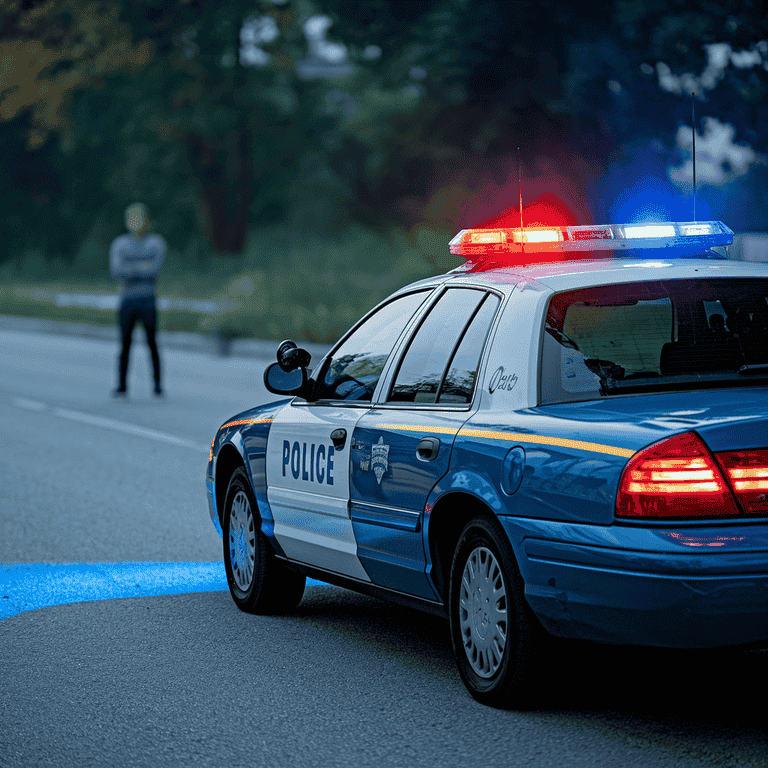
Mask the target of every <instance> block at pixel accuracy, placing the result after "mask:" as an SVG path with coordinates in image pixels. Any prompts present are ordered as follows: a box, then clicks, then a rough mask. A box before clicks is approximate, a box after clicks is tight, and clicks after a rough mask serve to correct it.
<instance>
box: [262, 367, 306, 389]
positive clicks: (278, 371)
mask: <svg viewBox="0 0 768 768" xmlns="http://www.w3.org/2000/svg"><path fill="white" fill-rule="evenodd" d="M308 380H309V379H308V377H307V369H306V368H295V369H294V370H292V371H286V370H284V369H283V367H282V366H281V365H280V363H279V362H277V363H271V364H270V365H268V366H267V367H266V369H265V370H264V386H265V387H266V388H267V389H268V390H269V391H270V392H274V393H275V394H276V395H300V394H301V392H302V391H303V389H304V387H305V386H306V384H307V381H308Z"/></svg>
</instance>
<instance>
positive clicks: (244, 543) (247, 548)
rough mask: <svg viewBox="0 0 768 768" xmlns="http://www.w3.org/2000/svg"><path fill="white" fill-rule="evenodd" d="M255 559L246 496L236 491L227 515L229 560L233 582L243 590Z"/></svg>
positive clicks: (254, 533)
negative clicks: (230, 509)
mask: <svg viewBox="0 0 768 768" xmlns="http://www.w3.org/2000/svg"><path fill="white" fill-rule="evenodd" d="M255 561H256V531H255V526H254V522H253V513H252V512H251V505H250V504H249V502H248V497H247V496H246V495H245V494H244V493H243V492H242V491H238V492H237V495H236V496H235V498H234V499H233V500H232V511H231V512H230V515H229V562H230V563H231V564H232V575H233V576H234V579H235V584H237V586H238V588H239V589H241V590H242V591H243V592H246V591H247V590H248V587H250V586H251V579H253V566H254V563H255Z"/></svg>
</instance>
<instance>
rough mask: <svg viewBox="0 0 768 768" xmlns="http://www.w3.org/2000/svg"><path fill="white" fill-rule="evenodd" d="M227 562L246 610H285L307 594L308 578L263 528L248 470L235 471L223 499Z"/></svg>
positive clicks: (235, 592)
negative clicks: (282, 557)
mask: <svg viewBox="0 0 768 768" xmlns="http://www.w3.org/2000/svg"><path fill="white" fill-rule="evenodd" d="M222 522H223V524H222V531H223V534H224V566H225V568H226V571H227V583H228V584H229V591H230V593H231V595H232V599H233V600H234V601H235V605H236V606H237V607H238V608H239V609H240V610H241V611H245V612H246V613H256V614H270V613H282V612H285V611H290V610H292V609H293V608H295V607H296V606H297V605H298V604H299V602H300V601H301V598H302V596H303V595H304V586H305V584H306V578H305V577H304V576H302V575H301V574H298V573H296V572H294V571H291V570H289V569H288V568H287V567H286V566H284V565H283V564H282V563H281V562H279V561H278V560H277V559H276V558H275V554H274V552H273V550H272V548H271V547H270V545H269V543H268V542H267V539H266V537H265V536H264V534H263V533H262V532H261V518H260V517H259V514H258V505H257V504H256V498H255V497H254V495H253V491H252V490H251V484H250V482H249V481H248V477H247V476H246V474H245V470H244V469H243V468H242V467H239V468H238V469H236V470H235V471H234V473H233V474H232V477H231V478H230V481H229V487H228V488H227V495H226V500H225V502H224V519H223V521H222Z"/></svg>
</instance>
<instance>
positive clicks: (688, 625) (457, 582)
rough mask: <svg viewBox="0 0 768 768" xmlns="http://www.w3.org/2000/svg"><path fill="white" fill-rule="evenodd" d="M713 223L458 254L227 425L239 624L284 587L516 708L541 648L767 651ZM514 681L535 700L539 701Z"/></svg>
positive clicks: (744, 332)
mask: <svg viewBox="0 0 768 768" xmlns="http://www.w3.org/2000/svg"><path fill="white" fill-rule="evenodd" d="M732 239H733V233H732V232H731V230H730V229H728V227H726V226H725V225H724V224H722V223H721V222H689V223H658V224H631V225H630V224H628V225H602V226H578V227H571V226H569V227H548V228H546V227H531V228H525V229H524V228H517V229H508V228H507V229H505V228H499V229H480V230H478V229H475V230H464V231H462V232H460V233H459V234H458V235H457V236H456V237H455V238H454V239H453V240H452V241H451V243H450V249H451V252H453V253H455V254H460V255H462V256H464V257H465V263H464V264H463V265H462V266H461V267H459V268H458V269H455V270H453V271H451V272H449V273H447V274H445V275H441V276H438V277H434V278H430V279H427V280H422V281H420V282H417V283H414V284H413V285H410V286H408V287H406V288H403V289H402V290H400V291H398V292H397V293H395V294H394V295H392V296H391V297H390V298H388V299H387V300H386V301H384V302H383V303H381V304H380V305H379V306H377V307H376V308H375V309H373V310H372V311H371V312H370V313H369V314H368V315H366V316H365V317H364V318H363V319H362V320H361V321H360V322H359V323H358V324H357V325H355V326H354V327H353V328H352V329H351V330H350V331H349V332H348V333H347V334H346V335H345V336H344V337H343V338H342V339H341V341H340V342H338V343H337V344H336V345H335V346H334V347H333V348H332V349H331V351H330V352H329V353H328V354H327V356H326V357H325V358H324V359H323V360H321V361H320V362H319V363H318V364H317V365H316V367H314V369H313V370H312V371H310V370H309V368H308V366H309V363H310V357H309V354H308V353H307V352H306V351H304V350H302V349H299V348H298V347H297V346H296V344H294V343H293V342H290V341H287V342H284V343H283V344H281V345H280V347H279V349H278V355H277V357H278V360H277V362H275V363H273V364H271V365H270V366H268V367H267V369H266V370H265V372H264V381H265V385H266V387H267V389H269V390H270V391H272V392H274V393H277V394H282V395H284V398H283V399H280V400H278V401H277V402H273V403H269V404H268V405H260V406H257V407H254V408H252V409H251V410H248V411H246V412H244V413H241V414H239V415H237V416H235V417H234V418H232V419H231V420H229V421H227V423H225V424H224V425H223V426H222V427H221V428H220V429H219V431H218V433H217V434H216V437H215V439H214V441H213V444H212V447H211V455H210V461H209V464H208V470H207V489H208V499H209V507H210V514H211V518H212V520H213V523H214V525H215V526H216V528H217V529H218V530H219V533H221V534H222V535H223V543H224V560H225V565H226V572H227V578H228V581H229V587H230V590H231V593H232V597H233V599H234V602H235V604H236V605H237V606H238V607H239V608H240V609H241V610H243V611H247V612H251V613H257V614H261V613H270V612H278V611H289V610H291V609H293V608H294V607H295V606H296V605H297V604H298V603H299V601H300V600H301V597H302V594H303V591H304V586H305V577H307V576H310V577H313V578H316V579H320V580H322V581H323V582H327V583H330V584H335V585H339V586H341V587H345V588H348V589H351V590H356V591H358V592H363V593H366V594H369V595H374V596H377V597H379V598H384V599H387V600H392V601H395V602H398V603H404V604H406V605H410V606H415V607H417V608H421V609H424V610H426V611H431V612H434V613H436V614H439V615H441V616H447V618H448V621H449V627H450V635H451V639H452V644H453V649H454V653H455V656H456V660H457V664H458V668H459V672H460V675H461V677H462V679H463V681H464V683H465V684H466V686H467V688H468V689H469V691H470V693H471V694H472V695H473V696H474V697H475V698H476V699H477V700H479V701H481V702H484V703H486V704H489V705H492V706H517V707H521V706H525V705H526V702H527V701H528V700H529V699H528V698H527V697H529V696H530V695H531V694H532V693H533V692H535V690H536V680H537V669H540V668H541V665H542V664H546V660H547V654H548V653H551V650H550V646H551V642H550V641H551V638H552V637H553V636H559V637H569V638H581V639H589V640H595V641H602V642H608V643H617V644H638V645H653V646H666V647H713V646H720V645H747V644H752V645H754V644H759V643H765V642H766V641H768V265H766V264H753V263H744V262H738V261H732V260H728V258H727V257H726V256H725V255H724V254H723V253H722V251H719V250H713V249H718V248H722V247H723V246H727V245H728V244H729V243H731V242H732ZM538 679H539V680H540V679H541V678H538Z"/></svg>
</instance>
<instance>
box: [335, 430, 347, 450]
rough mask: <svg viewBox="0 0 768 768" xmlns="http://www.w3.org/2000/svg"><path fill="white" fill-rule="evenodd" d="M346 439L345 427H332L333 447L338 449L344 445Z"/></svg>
mask: <svg viewBox="0 0 768 768" xmlns="http://www.w3.org/2000/svg"><path fill="white" fill-rule="evenodd" d="M346 441H347V430H346V429H334V430H333V432H331V442H332V443H333V447H334V448H335V449H336V450H337V451H340V450H341V449H342V448H343V447H344V443H345V442H346Z"/></svg>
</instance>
